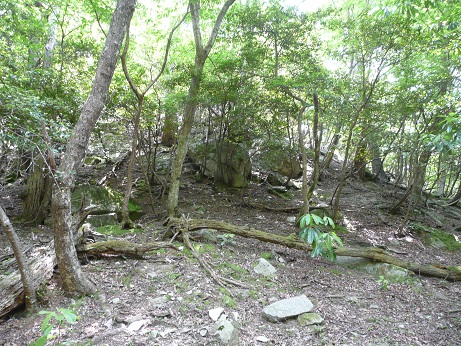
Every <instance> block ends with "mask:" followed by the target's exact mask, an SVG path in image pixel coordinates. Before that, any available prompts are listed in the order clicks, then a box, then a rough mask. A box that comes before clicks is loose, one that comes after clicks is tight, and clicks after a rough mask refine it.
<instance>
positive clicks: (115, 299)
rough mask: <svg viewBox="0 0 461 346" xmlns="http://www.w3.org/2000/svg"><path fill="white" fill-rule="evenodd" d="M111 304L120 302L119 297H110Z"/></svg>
mask: <svg viewBox="0 0 461 346" xmlns="http://www.w3.org/2000/svg"><path fill="white" fill-rule="evenodd" d="M111 302H112V304H119V303H120V298H114V299H112V301H111Z"/></svg>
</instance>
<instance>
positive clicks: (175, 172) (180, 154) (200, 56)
mask: <svg viewBox="0 0 461 346" xmlns="http://www.w3.org/2000/svg"><path fill="white" fill-rule="evenodd" d="M234 2H235V0H227V1H226V3H225V4H224V5H223V7H222V8H221V11H220V12H219V15H218V17H217V18H216V21H215V24H214V27H213V30H212V32H211V36H210V38H209V39H208V43H207V45H206V46H205V47H203V43H202V33H201V29H200V2H199V1H194V0H191V1H190V2H189V8H190V13H191V17H192V28H193V32H194V40H195V65H194V71H193V72H192V78H191V82H190V85H189V94H188V97H187V101H186V106H185V109H184V118H183V125H182V129H181V132H180V134H179V136H178V146H177V147H176V154H175V157H174V161H173V167H172V172H171V181H170V191H169V193H168V214H169V215H170V216H174V215H176V214H177V213H178V210H177V209H178V199H179V186H180V183H181V182H180V178H181V173H182V166H183V163H184V159H185V158H186V154H187V145H188V141H189V134H190V132H191V130H192V125H193V123H194V116H195V110H196V108H197V104H198V94H199V91H200V82H201V79H202V72H203V67H204V65H205V61H206V59H207V57H208V54H210V51H211V48H213V45H214V42H215V41H216V37H217V35H218V31H219V28H220V26H221V23H222V21H223V19H224V16H225V15H226V13H227V10H228V9H229V8H230V6H232V4H233V3H234Z"/></svg>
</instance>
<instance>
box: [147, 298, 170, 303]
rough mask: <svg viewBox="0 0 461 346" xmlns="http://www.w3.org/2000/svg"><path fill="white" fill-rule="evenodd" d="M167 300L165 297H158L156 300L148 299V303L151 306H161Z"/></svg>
mask: <svg viewBox="0 0 461 346" xmlns="http://www.w3.org/2000/svg"><path fill="white" fill-rule="evenodd" d="M168 300H169V299H168V297H167V296H160V297H157V298H150V299H149V303H150V304H152V305H162V304H165V303H166V302H167V301H168Z"/></svg>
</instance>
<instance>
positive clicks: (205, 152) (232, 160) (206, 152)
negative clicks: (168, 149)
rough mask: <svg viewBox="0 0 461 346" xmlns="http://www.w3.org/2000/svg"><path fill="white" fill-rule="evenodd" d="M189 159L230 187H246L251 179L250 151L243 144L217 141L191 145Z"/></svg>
mask: <svg viewBox="0 0 461 346" xmlns="http://www.w3.org/2000/svg"><path fill="white" fill-rule="evenodd" d="M187 155H188V157H189V159H190V160H191V161H192V162H193V163H194V164H196V165H198V166H200V167H201V169H202V171H203V172H204V173H205V175H207V176H209V177H213V178H214V179H215V180H216V181H217V182H221V183H223V184H225V185H227V186H230V187H245V186H247V185H248V182H249V180H250V177H251V160H250V155H249V153H248V149H247V148H246V147H245V145H244V144H241V143H230V142H222V143H216V142H215V141H212V142H209V143H207V144H203V143H199V144H195V143H191V144H190V145H189V151H188V153H187Z"/></svg>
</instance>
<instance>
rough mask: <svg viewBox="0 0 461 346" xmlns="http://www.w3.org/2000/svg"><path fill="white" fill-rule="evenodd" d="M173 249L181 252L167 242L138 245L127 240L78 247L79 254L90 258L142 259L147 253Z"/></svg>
mask: <svg viewBox="0 0 461 346" xmlns="http://www.w3.org/2000/svg"><path fill="white" fill-rule="evenodd" d="M164 248H171V249H175V250H177V251H179V249H178V248H177V247H176V246H174V245H173V244H170V243H166V242H156V243H145V244H137V243H133V242H130V241H125V240H107V241H100V242H97V243H88V244H81V245H78V246H77V252H78V253H80V254H85V255H89V256H100V255H123V256H129V257H135V258H142V257H143V255H144V254H145V253H146V252H150V251H155V250H160V249H164Z"/></svg>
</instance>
